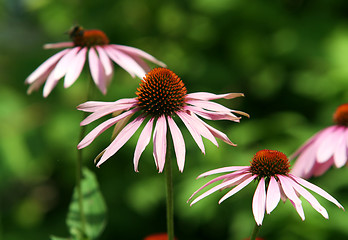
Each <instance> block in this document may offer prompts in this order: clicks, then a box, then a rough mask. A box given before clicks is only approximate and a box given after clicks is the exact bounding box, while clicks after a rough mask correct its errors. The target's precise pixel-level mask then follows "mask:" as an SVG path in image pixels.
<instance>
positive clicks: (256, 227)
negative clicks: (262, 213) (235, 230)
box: [250, 223, 261, 240]
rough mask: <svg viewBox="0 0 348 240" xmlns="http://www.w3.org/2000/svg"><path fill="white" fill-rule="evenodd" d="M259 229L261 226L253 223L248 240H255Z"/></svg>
mask: <svg viewBox="0 0 348 240" xmlns="http://www.w3.org/2000/svg"><path fill="white" fill-rule="evenodd" d="M260 228H261V226H259V225H257V223H255V226H254V229H253V232H252V233H251V236H250V240H255V239H256V235H257V233H258V232H259V231H260Z"/></svg>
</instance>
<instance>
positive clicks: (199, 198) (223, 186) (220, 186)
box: [190, 174, 245, 206]
mask: <svg viewBox="0 0 348 240" xmlns="http://www.w3.org/2000/svg"><path fill="white" fill-rule="evenodd" d="M244 177H245V174H239V175H238V176H236V177H234V178H232V179H230V180H228V181H226V182H223V183H220V184H218V185H216V186H215V187H213V188H211V189H209V190H208V191H206V192H205V193H203V194H202V195H200V196H198V197H197V198H196V199H195V200H193V201H192V202H191V204H190V205H191V206H192V205H193V204H195V203H196V202H198V201H199V200H201V199H203V198H205V197H207V196H209V195H210V194H212V193H214V192H216V191H218V190H220V189H224V188H225V187H227V186H230V185H231V184H233V183H234V182H237V181H239V180H240V179H242V178H244ZM196 193H197V191H196ZM196 193H194V194H196ZM191 197H192V196H191Z"/></svg>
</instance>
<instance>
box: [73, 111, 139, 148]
mask: <svg viewBox="0 0 348 240" xmlns="http://www.w3.org/2000/svg"><path fill="white" fill-rule="evenodd" d="M136 111H137V110H136V109H132V110H130V111H128V112H125V113H123V114H120V115H118V116H117V117H114V118H110V119H108V120H107V121H105V122H103V123H101V124H99V125H98V126H97V127H96V128H94V129H93V130H92V131H91V132H90V133H89V134H87V135H86V136H85V137H84V138H83V139H82V140H81V142H80V143H79V144H78V145H77V148H78V149H81V148H84V147H87V146H88V145H89V144H91V143H92V142H93V140H94V139H95V138H96V137H98V136H99V135H100V134H101V133H102V132H104V131H105V130H106V129H108V128H109V127H111V126H112V125H114V124H115V123H117V122H118V121H120V120H121V119H123V118H125V117H127V116H129V115H131V114H134V113H135V112H136Z"/></svg>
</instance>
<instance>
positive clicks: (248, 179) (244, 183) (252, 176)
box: [219, 174, 256, 204]
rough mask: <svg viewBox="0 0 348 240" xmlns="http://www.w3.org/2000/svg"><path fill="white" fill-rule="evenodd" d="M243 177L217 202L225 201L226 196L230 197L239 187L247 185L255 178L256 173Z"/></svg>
mask: <svg viewBox="0 0 348 240" xmlns="http://www.w3.org/2000/svg"><path fill="white" fill-rule="evenodd" d="M245 177H246V178H245V179H243V181H242V183H240V184H239V185H238V186H237V187H235V188H233V189H232V190H231V191H229V192H228V193H227V194H225V196H223V197H222V198H221V199H220V201H219V204H220V203H222V202H223V201H225V200H226V199H227V198H229V197H231V196H232V195H234V194H236V193H237V192H239V191H240V190H241V189H243V188H244V187H245V186H247V185H248V184H249V183H250V182H251V181H252V180H254V179H255V178H256V175H251V174H250V175H245Z"/></svg>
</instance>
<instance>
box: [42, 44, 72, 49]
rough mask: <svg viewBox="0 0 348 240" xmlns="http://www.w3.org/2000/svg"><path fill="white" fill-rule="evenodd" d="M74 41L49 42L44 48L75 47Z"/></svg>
mask: <svg viewBox="0 0 348 240" xmlns="http://www.w3.org/2000/svg"><path fill="white" fill-rule="evenodd" d="M74 46H75V45H74V43H73V42H60V43H47V44H45V45H44V46H43V48H44V49H55V48H67V47H74Z"/></svg>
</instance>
